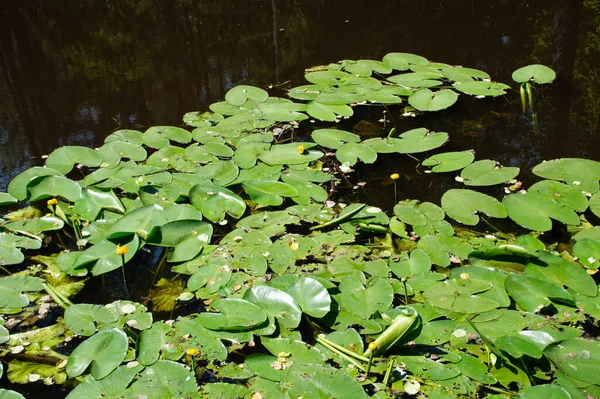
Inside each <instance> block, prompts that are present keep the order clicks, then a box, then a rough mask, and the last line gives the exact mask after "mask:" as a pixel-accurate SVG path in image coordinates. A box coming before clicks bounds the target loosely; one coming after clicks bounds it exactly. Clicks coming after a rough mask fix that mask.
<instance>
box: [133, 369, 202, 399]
mask: <svg viewBox="0 0 600 399" xmlns="http://www.w3.org/2000/svg"><path fill="white" fill-rule="evenodd" d="M125 397H129V398H148V399H169V398H190V399H192V398H193V399H198V398H200V395H199V394H198V385H197V384H196V379H195V378H194V373H193V372H192V371H191V370H189V369H188V368H187V367H186V366H185V365H183V364H181V363H176V362H172V361H169V360H159V361H157V362H156V363H154V364H153V365H152V366H149V367H146V368H145V369H144V370H143V371H141V372H140V375H139V377H138V378H137V379H136V380H135V381H134V382H133V384H131V386H130V387H129V388H128V389H127V391H126V394H125Z"/></svg>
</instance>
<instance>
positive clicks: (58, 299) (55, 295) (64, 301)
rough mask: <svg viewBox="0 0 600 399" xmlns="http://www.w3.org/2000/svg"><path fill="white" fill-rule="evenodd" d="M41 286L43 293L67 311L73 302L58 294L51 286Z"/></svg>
mask: <svg viewBox="0 0 600 399" xmlns="http://www.w3.org/2000/svg"><path fill="white" fill-rule="evenodd" d="M42 286H43V287H44V291H46V292H47V293H48V295H50V297H52V299H53V300H54V302H56V303H57V304H58V305H59V306H60V307H61V308H63V309H67V308H68V307H69V306H71V305H73V302H71V301H70V300H69V298H67V297H65V296H64V295H63V294H61V293H60V292H58V290H57V289H56V288H54V286H52V284H49V283H42Z"/></svg>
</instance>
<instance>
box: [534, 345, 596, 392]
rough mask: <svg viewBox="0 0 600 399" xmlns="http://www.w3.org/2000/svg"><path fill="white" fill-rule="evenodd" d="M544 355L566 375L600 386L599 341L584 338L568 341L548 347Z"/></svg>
mask: <svg viewBox="0 0 600 399" xmlns="http://www.w3.org/2000/svg"><path fill="white" fill-rule="evenodd" d="M544 355H546V356H547V357H548V358H549V359H550V360H551V361H552V363H554V365H555V366H556V367H557V368H559V369H560V370H561V371H562V372H563V373H565V374H566V375H568V376H570V377H572V378H574V379H576V380H579V381H585V382H588V383H590V384H596V385H598V384H600V375H599V374H598V367H600V343H599V342H598V341H595V340H591V339H584V338H572V339H566V340H564V341H561V342H559V343H556V344H553V345H550V346H549V347H547V348H546V350H544Z"/></svg>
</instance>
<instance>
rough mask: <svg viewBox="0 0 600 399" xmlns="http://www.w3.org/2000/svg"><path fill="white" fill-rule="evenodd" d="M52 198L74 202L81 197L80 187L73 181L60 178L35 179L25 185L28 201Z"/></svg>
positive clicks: (43, 177) (44, 177)
mask: <svg viewBox="0 0 600 399" xmlns="http://www.w3.org/2000/svg"><path fill="white" fill-rule="evenodd" d="M52 197H61V198H64V199H66V200H67V201H70V202H75V201H77V200H78V199H79V198H80V197H81V187H80V186H79V184H77V183H75V182H74V181H73V180H70V179H67V178H66V177H61V176H41V177H36V178H35V179H33V180H31V181H30V182H29V183H27V200H28V201H39V200H42V199H46V198H52Z"/></svg>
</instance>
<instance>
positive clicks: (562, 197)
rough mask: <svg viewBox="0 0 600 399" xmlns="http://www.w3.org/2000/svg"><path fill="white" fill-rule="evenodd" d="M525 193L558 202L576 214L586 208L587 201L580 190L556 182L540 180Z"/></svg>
mask: <svg viewBox="0 0 600 399" xmlns="http://www.w3.org/2000/svg"><path fill="white" fill-rule="evenodd" d="M527 191H528V192H529V193H531V194H537V195H540V196H544V197H546V198H548V199H550V200H553V201H558V202H560V203H561V204H563V205H565V206H566V207H567V208H569V209H573V210H574V211H577V212H584V211H585V210H586V209H587V207H588V199H587V197H586V196H585V195H584V194H583V193H582V192H581V191H580V190H577V189H575V188H573V187H571V186H568V185H566V184H563V183H560V182H557V181H552V180H542V181H540V182H537V183H535V184H534V185H533V186H531V187H529V190H527Z"/></svg>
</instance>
